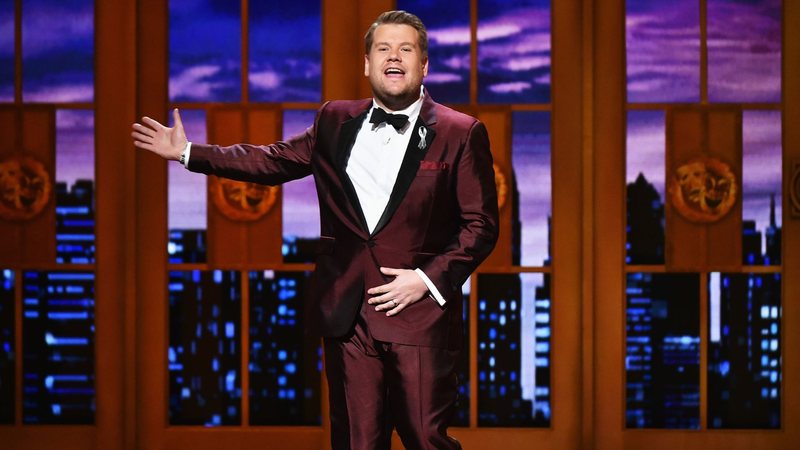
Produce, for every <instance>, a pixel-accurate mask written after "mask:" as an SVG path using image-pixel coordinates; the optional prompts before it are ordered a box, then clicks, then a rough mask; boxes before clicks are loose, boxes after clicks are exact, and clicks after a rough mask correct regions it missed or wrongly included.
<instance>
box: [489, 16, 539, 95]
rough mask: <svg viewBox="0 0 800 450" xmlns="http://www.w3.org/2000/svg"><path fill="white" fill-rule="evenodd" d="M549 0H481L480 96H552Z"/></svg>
mask: <svg viewBox="0 0 800 450" xmlns="http://www.w3.org/2000/svg"><path fill="white" fill-rule="evenodd" d="M550 15H551V11H550V1H549V0H518V1H515V2H513V6H510V5H509V4H508V2H507V1H506V0H482V1H481V2H479V3H478V102H480V103H549V102H550V76H551V72H550Z"/></svg>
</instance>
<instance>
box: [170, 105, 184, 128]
mask: <svg viewBox="0 0 800 450" xmlns="http://www.w3.org/2000/svg"><path fill="white" fill-rule="evenodd" d="M172 119H173V121H174V122H175V128H177V129H179V130H183V121H182V120H181V113H179V112H178V108H175V109H173V110H172Z"/></svg>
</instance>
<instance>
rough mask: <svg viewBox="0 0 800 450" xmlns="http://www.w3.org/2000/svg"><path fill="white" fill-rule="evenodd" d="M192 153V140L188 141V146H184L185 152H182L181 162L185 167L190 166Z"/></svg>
mask: <svg viewBox="0 0 800 450" xmlns="http://www.w3.org/2000/svg"><path fill="white" fill-rule="evenodd" d="M191 154H192V143H191V142H190V141H187V142H186V147H184V148H183V154H181V163H182V164H183V167H186V168H187V169H188V168H189V156H190V155H191Z"/></svg>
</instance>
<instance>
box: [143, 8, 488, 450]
mask: <svg viewBox="0 0 800 450" xmlns="http://www.w3.org/2000/svg"><path fill="white" fill-rule="evenodd" d="M427 49H428V40H427V32H426V30H425V27H424V25H423V24H422V22H421V21H420V20H419V18H417V17H416V16H414V15H412V14H409V13H406V12H404V11H390V12H386V13H383V14H381V15H380V16H379V17H378V19H377V20H376V22H375V23H373V24H372V26H371V27H370V29H369V31H368V32H367V34H366V36H365V50H366V55H365V57H364V75H365V76H367V77H368V78H369V82H370V84H371V86H372V92H373V98H372V99H365V100H360V101H332V102H328V103H326V104H324V105H323V106H322V107H321V108H320V110H319V112H318V113H317V116H316V118H315V120H314V125H313V126H312V127H310V128H309V129H308V130H306V132H305V133H303V134H301V135H299V136H295V137H293V138H291V139H289V140H288V141H286V142H278V143H275V144H272V145H267V146H254V145H247V144H239V145H234V146H230V147H219V146H212V145H197V144H191V143H189V142H188V141H187V139H186V137H185V135H184V132H183V126H182V124H181V120H180V115H179V114H178V112H177V110H175V111H174V116H175V127H174V128H166V127H164V126H163V125H161V124H160V123H158V122H156V121H154V120H152V119H149V118H147V117H145V118H144V119H143V121H144V123H145V124H146V126H145V125H141V124H135V125H134V131H133V137H134V140H135V144H136V146H137V147H141V148H144V149H147V150H150V151H153V152H155V153H157V154H159V155H161V156H162V157H164V158H166V159H171V160H180V161H182V162H183V163H184V164H185V165H186V167H187V168H188V169H189V170H192V171H195V172H201V173H205V174H214V175H219V176H223V177H227V178H234V179H238V180H242V181H253V182H258V183H264V184H279V183H284V182H286V181H290V180H294V179H297V178H301V177H304V176H307V175H309V174H313V176H314V180H315V182H316V187H317V194H318V196H319V204H320V220H321V235H322V236H321V245H320V250H319V255H318V258H317V265H316V271H315V274H314V277H313V279H312V288H311V292H312V297H311V299H310V300H311V301H313V302H315V303H316V304H317V305H318V312H319V321H320V328H321V332H322V335H323V336H324V350H325V366H326V367H325V368H326V376H327V378H328V384H329V388H330V414H331V427H332V432H331V442H332V446H333V448H334V449H340V448H341V449H345V448H347V449H375V448H389V446H390V434H391V427H392V426H395V427H396V428H397V431H398V434H399V435H400V438H401V439H402V441H403V444H404V445H405V446H406V448H407V449H430V448H437V449H439V448H460V445H459V444H458V442H457V441H456V440H455V439H453V438H451V437H449V436H447V426H448V422H449V419H450V417H451V414H452V412H453V407H454V404H455V400H456V394H457V380H456V379H455V375H454V368H455V363H456V360H457V356H458V352H459V350H460V347H461V344H462V340H463V336H462V333H461V330H462V304H461V300H460V299H461V292H460V289H461V285H462V284H463V283H464V281H465V280H466V279H467V277H468V276H469V275H470V273H472V271H473V270H474V269H475V268H476V267H477V266H478V265H479V264H480V262H481V261H483V259H484V258H485V257H486V256H487V255H488V254H489V253H490V252H491V250H492V248H493V247H494V244H495V242H496V240H497V220H498V219H497V193H496V191H495V184H494V171H493V169H492V156H491V153H490V151H489V141H488V137H487V133H486V129H485V127H484V126H483V124H481V123H480V122H478V121H477V120H476V119H474V118H472V117H469V116H467V115H464V114H461V113H458V112H456V111H453V110H451V109H449V108H446V107H444V106H442V105H439V104H437V103H435V102H434V101H433V100H432V99H431V97H430V95H428V93H427V92H426V91H424V89H423V88H422V79H423V78H424V77H425V76H426V75H427V73H428V56H427Z"/></svg>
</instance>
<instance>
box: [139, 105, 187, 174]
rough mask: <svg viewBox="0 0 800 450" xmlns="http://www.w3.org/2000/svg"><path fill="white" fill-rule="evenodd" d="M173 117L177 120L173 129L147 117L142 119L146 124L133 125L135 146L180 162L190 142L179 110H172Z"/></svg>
mask: <svg viewBox="0 0 800 450" xmlns="http://www.w3.org/2000/svg"><path fill="white" fill-rule="evenodd" d="M172 117H173V118H174V120H175V126H174V127H172V128H169V127H165V126H164V125H161V123H159V122H158V121H156V120H153V119H151V118H149V117H147V116H145V117H142V122H143V123H144V124H140V123H135V124H133V132H132V133H131V136H132V137H133V145H135V146H137V147H139V148H143V149H145V150H149V151H151V152H153V153H155V154H156V155H158V156H160V157H162V158H164V159H167V160H173V161H178V160H180V159H181V154H182V153H183V150H184V149H185V148H186V144H187V143H188V141H187V139H186V133H185V132H184V131H183V122H182V121H181V115H180V113H179V112H178V108H175V109H174V110H172Z"/></svg>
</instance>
